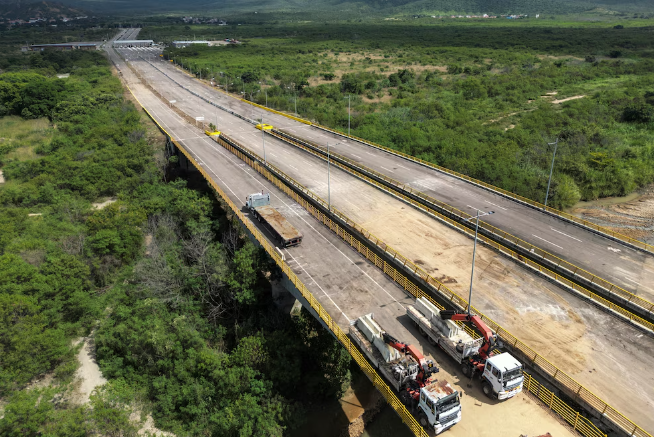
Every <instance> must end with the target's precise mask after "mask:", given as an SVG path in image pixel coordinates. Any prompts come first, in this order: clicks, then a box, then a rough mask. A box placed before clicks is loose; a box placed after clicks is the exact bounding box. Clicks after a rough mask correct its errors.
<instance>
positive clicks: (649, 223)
mask: <svg viewBox="0 0 654 437" xmlns="http://www.w3.org/2000/svg"><path fill="white" fill-rule="evenodd" d="M570 212H571V213H572V214H574V215H576V216H577V217H581V218H583V219H585V220H588V221H590V222H593V223H596V224H598V225H601V226H604V227H607V228H609V229H611V230H613V231H616V232H620V233H621V234H624V235H626V236H628V237H632V238H636V239H639V240H642V241H645V242H646V243H649V244H654V185H650V186H648V187H646V188H644V189H642V190H640V191H639V192H637V193H635V195H630V196H626V197H625V198H608V199H600V200H597V201H592V202H580V203H579V204H577V205H575V206H574V207H573V208H572V209H571V210H570Z"/></svg>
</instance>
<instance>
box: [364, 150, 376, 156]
mask: <svg viewBox="0 0 654 437" xmlns="http://www.w3.org/2000/svg"><path fill="white" fill-rule="evenodd" d="M364 152H366V153H367V154H368V155H370V156H375V154H374V153H370V152H368V151H366V150H364Z"/></svg>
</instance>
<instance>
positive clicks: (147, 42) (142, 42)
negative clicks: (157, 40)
mask: <svg viewBox="0 0 654 437" xmlns="http://www.w3.org/2000/svg"><path fill="white" fill-rule="evenodd" d="M113 45H114V47H118V48H120V47H152V46H153V45H154V41H153V40H151V39H126V40H117V41H114V44H113Z"/></svg>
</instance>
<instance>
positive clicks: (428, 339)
mask: <svg viewBox="0 0 654 437" xmlns="http://www.w3.org/2000/svg"><path fill="white" fill-rule="evenodd" d="M427 342H428V343H429V344H430V345H432V346H436V340H434V339H433V338H432V337H431V335H428V336H427Z"/></svg>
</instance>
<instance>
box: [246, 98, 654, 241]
mask: <svg viewBox="0 0 654 437" xmlns="http://www.w3.org/2000/svg"><path fill="white" fill-rule="evenodd" d="M239 100H241V101H243V102H246V103H249V104H251V105H253V106H257V107H259V108H261V109H264V110H266V111H269V112H273V113H275V114H279V115H282V116H284V117H287V118H290V119H292V120H296V121H299V122H300V123H304V124H308V125H311V126H316V127H318V128H321V129H324V130H326V131H329V132H333V133H335V134H337V135H342V136H345V137H348V138H352V139H354V140H357V141H361V142H362V143H365V144H368V145H370V146H372V147H376V148H379V149H382V150H384V151H386V152H389V153H392V154H394V155H398V156H401V157H403V158H405V159H408V160H410V161H414V162H418V163H420V164H423V165H426V166H428V167H431V168H434V169H436V170H439V171H442V172H444V173H447V174H449V175H451V176H454V177H457V178H459V179H463V180H466V181H468V182H471V183H473V184H476V185H480V186H482V187H484V188H486V189H488V190H491V191H496V192H498V193H501V194H502V195H504V196H506V197H510V198H512V199H515V200H518V201H520V202H524V203H527V204H529V205H531V206H533V207H535V208H538V209H542V210H545V211H547V212H549V213H551V214H554V215H557V216H559V217H563V218H565V219H567V220H570V221H572V222H575V223H578V224H580V225H582V226H585V227H588V228H590V229H593V230H595V231H597V232H601V233H603V234H606V235H610V236H612V237H613V238H616V239H618V240H622V241H624V242H626V243H629V244H632V245H633V246H635V247H639V248H641V249H643V250H646V251H648V252H651V253H654V246H652V245H651V244H647V243H645V242H643V241H640V240H637V239H635V238H632V237H629V236H627V235H624V234H621V233H619V232H615V231H613V230H611V229H608V228H605V227H603V226H599V225H597V224H595V223H593V222H590V221H588V220H584V219H582V218H579V217H577V216H575V215H572V214H568V213H567V212H563V211H559V210H558V209H555V208H552V207H549V206H545V205H543V204H541V203H539V202H536V201H534V200H531V199H528V198H526V197H522V196H520V195H518V194H514V193H512V192H510V191H507V190H505V189H502V188H499V187H496V186H494V185H491V184H487V183H486V182H483V181H480V180H478V179H475V178H471V177H470V176H466V175H464V174H462V173H458V172H456V171H454V170H450V169H447V168H445V167H441V166H440V165H436V164H434V163H432V162H429V161H425V160H424V159H420V158H416V157H415V156H411V155H409V154H407V153H404V152H400V151H398V150H395V149H391V148H390V147H386V146H382V145H381V144H377V143H374V142H372V141H368V140H365V139H363V138H359V137H356V136H354V135H348V134H346V133H343V132H339V131H337V130H336V129H332V128H330V127H327V126H323V125H320V124H318V123H313V122H311V121H309V120H305V119H303V118H299V117H295V116H292V115H290V114H286V113H285V112H281V111H276V110H274V109H270V108H267V107H266V106H263V105H259V104H258V103H254V102H251V101H249V100H246V99H239Z"/></svg>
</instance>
